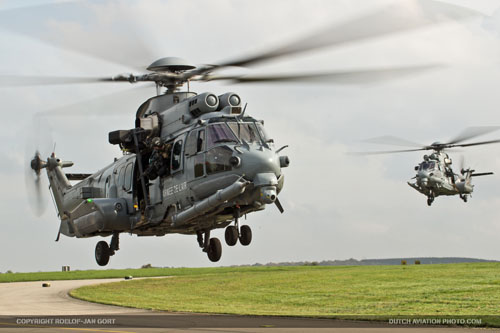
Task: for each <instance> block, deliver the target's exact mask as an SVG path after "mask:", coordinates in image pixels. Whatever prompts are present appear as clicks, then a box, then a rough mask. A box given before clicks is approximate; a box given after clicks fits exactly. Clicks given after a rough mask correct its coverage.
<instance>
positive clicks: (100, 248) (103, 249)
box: [95, 232, 120, 266]
mask: <svg viewBox="0 0 500 333" xmlns="http://www.w3.org/2000/svg"><path fill="white" fill-rule="evenodd" d="M119 235H120V234H119V233H118V232H115V233H113V237H112V238H111V242H110V245H109V246H108V243H106V242H105V241H100V242H98V243H97V245H96V246H95V261H97V264H98V265H99V266H106V265H107V264H108V262H109V257H110V256H113V255H114V254H115V252H116V251H118V250H119V249H120V247H119V243H120V239H119Z"/></svg>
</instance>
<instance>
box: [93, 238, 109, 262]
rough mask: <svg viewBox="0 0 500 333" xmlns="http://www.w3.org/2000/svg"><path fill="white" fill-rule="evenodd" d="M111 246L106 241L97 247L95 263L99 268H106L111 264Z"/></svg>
mask: <svg viewBox="0 0 500 333" xmlns="http://www.w3.org/2000/svg"><path fill="white" fill-rule="evenodd" d="M109 252H110V251H109V246H108V243H106V242H105V241H100V242H99V243H97V245H96V246H95V261H97V264H98V265H99V266H106V265H107V264H108V262H109Z"/></svg>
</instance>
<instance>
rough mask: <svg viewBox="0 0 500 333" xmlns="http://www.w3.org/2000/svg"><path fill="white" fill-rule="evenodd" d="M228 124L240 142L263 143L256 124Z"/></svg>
mask: <svg viewBox="0 0 500 333" xmlns="http://www.w3.org/2000/svg"><path fill="white" fill-rule="evenodd" d="M227 124H228V125H229V127H230V128H231V129H232V130H233V132H234V133H235V134H236V136H237V137H238V138H240V140H242V141H245V142H247V143H254V142H261V141H260V136H259V134H258V132H257V128H256V127H255V124H254V123H236V122H228V123H227Z"/></svg>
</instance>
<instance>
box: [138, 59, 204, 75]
mask: <svg viewBox="0 0 500 333" xmlns="http://www.w3.org/2000/svg"><path fill="white" fill-rule="evenodd" d="M194 68H196V66H194V65H192V64H190V63H189V62H188V61H187V60H185V59H182V58H178V57H165V58H161V59H158V60H156V61H155V62H153V63H152V64H151V65H149V67H148V68H147V69H148V70H149V71H152V72H172V73H179V72H184V71H187V70H190V69H194Z"/></svg>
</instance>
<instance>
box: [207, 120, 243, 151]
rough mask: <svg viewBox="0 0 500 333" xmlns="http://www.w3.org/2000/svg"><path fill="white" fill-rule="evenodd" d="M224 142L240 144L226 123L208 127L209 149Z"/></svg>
mask: <svg viewBox="0 0 500 333" xmlns="http://www.w3.org/2000/svg"><path fill="white" fill-rule="evenodd" d="M222 142H238V139H237V138H236V137H235V136H234V134H233V132H231V130H230V129H229V127H227V125H226V124H225V123H216V124H210V125H208V130H207V143H208V148H210V147H213V146H214V145H216V144H218V143H222Z"/></svg>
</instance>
